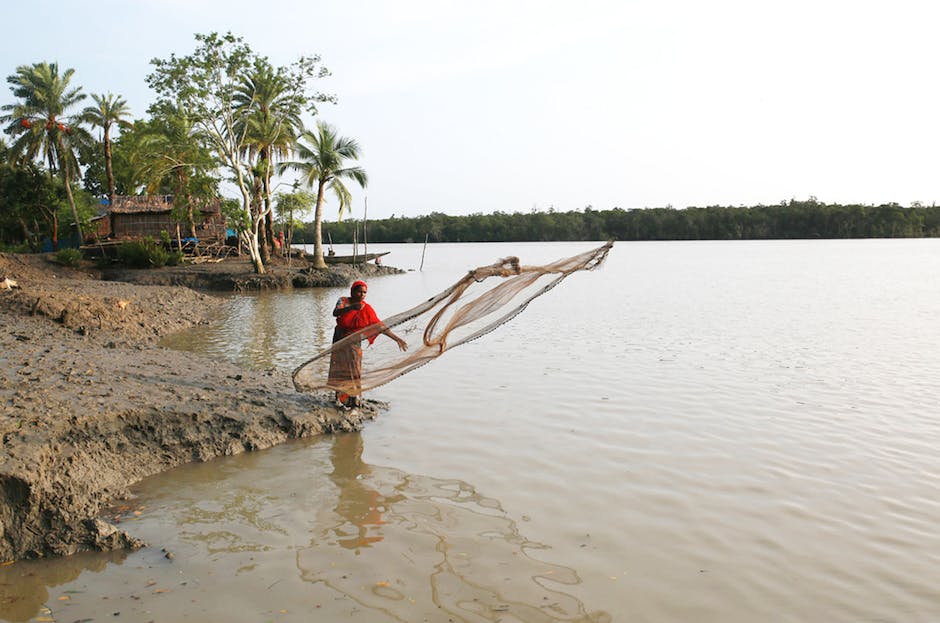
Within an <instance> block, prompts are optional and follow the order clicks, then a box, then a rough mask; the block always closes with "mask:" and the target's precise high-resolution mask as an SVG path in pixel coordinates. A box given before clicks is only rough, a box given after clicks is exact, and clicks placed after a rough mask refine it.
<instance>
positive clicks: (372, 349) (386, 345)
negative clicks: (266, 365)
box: [293, 241, 614, 396]
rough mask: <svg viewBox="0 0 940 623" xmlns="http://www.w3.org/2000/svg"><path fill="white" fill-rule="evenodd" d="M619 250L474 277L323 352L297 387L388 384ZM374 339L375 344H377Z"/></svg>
mask: <svg viewBox="0 0 940 623" xmlns="http://www.w3.org/2000/svg"><path fill="white" fill-rule="evenodd" d="M613 244H614V243H613V241H610V242H607V243H606V244H604V245H602V246H600V247H598V248H596V249H592V250H591V251H587V252H585V253H580V254H578V255H575V256H572V257H569V258H564V259H560V260H557V261H554V262H552V263H549V264H544V265H541V266H523V265H521V264H520V263H519V258H517V257H507V258H504V259H502V260H500V261H498V262H496V263H494V264H491V265H489V266H481V267H480V268H476V269H474V270H471V271H470V272H468V273H467V274H466V275H465V276H464V277H463V278H462V279H461V280H460V281H458V282H457V283H455V284H454V285H452V286H450V287H449V288H447V289H446V290H444V291H443V292H441V293H440V294H437V295H435V296H433V297H431V298H429V299H428V300H426V301H424V302H423V303H421V304H419V305H416V306H415V307H413V308H411V309H409V310H407V311H404V312H401V313H399V314H396V315H394V316H391V317H390V318H385V319H384V320H383V321H382V322H381V323H379V324H374V325H372V326H369V327H366V328H365V329H361V330H359V331H356V332H355V333H352V334H350V335H348V336H346V337H344V338H343V339H341V340H339V341H337V342H334V343H333V344H332V345H331V346H330V348H327V349H326V350H324V351H322V352H320V353H317V355H316V356H314V357H313V358H312V359H310V360H308V361H306V362H305V363H303V364H301V365H300V366H299V367H298V368H297V369H296V370H294V373H293V379H294V387H295V388H296V389H297V390H298V391H305V392H310V391H321V390H333V391H336V392H340V393H345V394H350V395H354V396H355V395H359V394H361V393H362V392H363V391H366V390H369V389H373V388H375V387H379V386H380V385H384V384H385V383H388V382H389V381H392V380H394V379H396V378H398V377H400V376H402V375H403V374H407V373H408V372H411V371H412V370H414V369H416V368H419V367H421V366H423V365H424V364H426V363H429V362H431V361H433V360H434V359H436V358H438V357H440V356H441V355H443V354H444V352H445V351H447V350H450V349H452V348H456V347H457V346H460V345H461V344H466V343H467V342H470V341H471V340H475V339H477V338H479V337H481V336H483V335H486V334H487V333H489V332H490V331H492V330H494V329H496V328H497V327H499V326H500V325H502V324H504V323H506V322H509V321H510V320H512V319H513V318H515V317H516V316H518V315H519V314H520V313H521V312H522V311H523V310H524V309H525V308H526V306H528V304H529V303H531V302H532V301H533V300H535V299H536V298H538V297H539V296H541V295H543V294H545V293H546V292H548V291H549V290H551V289H552V288H554V287H555V286H557V285H558V284H559V283H561V282H562V281H563V280H564V279H565V278H567V277H568V276H569V275H571V274H573V273H576V272H578V271H581V270H593V269H595V268H597V267H598V266H600V265H601V264H602V263H603V262H604V260H605V259H606V258H607V254H608V252H610V249H611V247H613ZM386 330H389V331H391V332H393V333H394V334H395V335H397V336H399V337H401V338H402V339H403V340H405V342H407V344H408V350H407V351H401V350H400V349H399V347H398V344H396V343H395V341H393V340H392V339H390V338H388V337H386V336H385V335H380V334H381V333H382V332H383V331H386ZM369 338H376V339H375V342H374V343H373V344H371V345H369V343H368V341H367V340H368V339H369ZM363 346H365V348H363ZM337 368H345V369H344V370H337Z"/></svg>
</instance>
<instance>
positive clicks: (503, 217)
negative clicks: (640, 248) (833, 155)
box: [294, 200, 940, 243]
mask: <svg viewBox="0 0 940 623" xmlns="http://www.w3.org/2000/svg"><path fill="white" fill-rule="evenodd" d="M366 226H367V227H368V241H369V242H423V241H424V239H425V236H426V235H427V236H428V238H429V240H431V241H432V242H501V241H506V242H521V241H552V240H607V239H614V240H768V239H786V238H928V237H940V207H937V206H923V205H920V204H914V205H912V206H911V207H907V208H905V207H902V206H900V205H898V204H894V203H891V204H886V205H878V206H871V205H839V204H826V203H820V202H818V201H814V200H808V201H789V202H785V203H781V204H780V205H771V206H765V205H760V206H753V207H721V206H709V207H706V208H697V207H690V208H685V209H674V208H645V209H634V210H623V209H620V208H614V209H612V210H594V209H591V208H585V209H584V210H583V211H571V212H554V211H552V210H549V211H548V212H530V213H528V214H520V213H516V214H506V213H504V212H494V213H493V214H471V215H469V216H448V215H446V214H441V213H438V212H432V213H431V214H429V215H426V216H417V217H394V216H393V217H392V218H387V219H382V220H375V221H372V220H370V221H368V223H367V224H366ZM356 227H358V239H359V240H360V241H361V240H362V238H363V232H362V229H363V223H362V222H358V223H357V222H356V221H355V220H354V219H346V220H344V221H342V222H324V223H323V236H324V239H326V238H327V234H329V236H330V238H332V241H333V242H335V243H350V242H352V241H353V232H354V229H355V228H356ZM294 241H295V242H297V243H304V242H306V243H312V242H313V224H312V223H309V224H304V226H303V227H300V228H298V229H297V230H296V231H295V234H294Z"/></svg>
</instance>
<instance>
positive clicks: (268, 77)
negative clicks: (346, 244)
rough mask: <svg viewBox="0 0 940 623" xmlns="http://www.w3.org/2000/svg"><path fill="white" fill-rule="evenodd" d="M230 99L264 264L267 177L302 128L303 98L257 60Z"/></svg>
mask: <svg viewBox="0 0 940 623" xmlns="http://www.w3.org/2000/svg"><path fill="white" fill-rule="evenodd" d="M233 99H234V101H235V102H236V104H237V106H238V108H239V110H240V111H241V113H242V114H241V115H240V116H239V123H238V125H237V127H236V131H237V132H239V133H242V134H244V136H245V139H246V140H245V141H244V148H245V154H244V155H245V156H246V158H247V159H248V160H249V161H251V162H253V163H254V164H253V166H252V174H253V177H254V183H253V191H254V195H255V197H254V204H255V206H254V208H253V210H254V212H255V214H256V215H257V217H258V218H259V219H263V221H262V222H263V228H264V232H263V235H261V236H259V242H260V243H261V244H260V250H261V256H262V261H264V262H267V261H268V259H269V258H270V249H271V248H272V247H273V246H274V219H273V214H272V206H271V195H272V192H273V191H272V188H271V178H272V177H273V175H274V170H275V165H276V160H279V159H283V158H285V157H287V155H288V154H289V153H290V150H291V147H292V146H293V144H294V141H296V139H297V135H298V134H299V133H300V131H301V130H302V129H303V123H302V122H301V119H300V112H301V110H302V104H303V102H302V99H303V98H302V95H301V94H299V92H298V91H297V89H296V88H294V85H292V84H291V79H290V78H289V76H288V75H287V74H285V73H284V72H283V71H282V70H275V69H274V68H273V67H271V65H270V64H269V63H268V62H267V61H259V62H258V63H256V65H255V67H254V70H253V71H252V72H251V73H250V74H248V75H247V76H245V77H244V79H243V80H242V82H241V83H240V84H239V85H238V87H237V88H236V90H235V94H234V97H233Z"/></svg>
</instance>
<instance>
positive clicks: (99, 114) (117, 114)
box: [82, 93, 131, 205]
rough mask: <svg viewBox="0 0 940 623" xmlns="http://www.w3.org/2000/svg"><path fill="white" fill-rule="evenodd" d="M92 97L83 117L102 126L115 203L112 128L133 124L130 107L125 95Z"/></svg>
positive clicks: (110, 197) (107, 172) (110, 190)
mask: <svg viewBox="0 0 940 623" xmlns="http://www.w3.org/2000/svg"><path fill="white" fill-rule="evenodd" d="M91 99H93V100H94V101H95V105H94V106H88V107H86V108H85V110H83V111H82V119H83V120H84V121H85V122H86V123H89V124H91V126H92V127H96V128H101V146H102V148H103V149H104V169H105V175H107V177H108V203H109V204H110V205H113V204H114V169H113V168H112V166H111V129H112V128H113V127H115V126H117V127H119V128H129V127H130V126H131V124H130V121H128V117H130V108H128V106H127V102H126V101H125V100H124V98H123V97H121V96H119V95H113V94H111V93H108V94H107V95H98V94H96V93H93V94H92V96H91Z"/></svg>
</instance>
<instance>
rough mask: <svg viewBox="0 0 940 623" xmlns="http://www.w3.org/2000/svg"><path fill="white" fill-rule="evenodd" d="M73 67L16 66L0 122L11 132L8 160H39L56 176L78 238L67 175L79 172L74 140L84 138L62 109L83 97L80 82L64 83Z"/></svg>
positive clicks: (78, 223) (75, 120) (79, 227)
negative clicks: (9, 101)
mask: <svg viewBox="0 0 940 623" xmlns="http://www.w3.org/2000/svg"><path fill="white" fill-rule="evenodd" d="M74 74H75V70H74V69H66V70H65V72H64V73H62V74H61V75H60V74H59V65H58V63H47V62H42V63H34V64H33V65H20V66H19V67H17V68H16V73H15V74H13V75H12V76H8V77H7V82H9V83H10V89H11V90H12V91H13V94H14V95H15V96H16V97H17V98H19V99H20V101H18V102H16V103H15V104H6V105H4V106H3V107H2V109H3V110H4V111H9V112H8V113H7V114H5V115H3V117H0V121H2V122H6V123H8V125H7V128H6V133H7V134H10V135H11V136H13V137H14V140H13V144H12V145H11V146H10V156H9V158H10V159H11V160H12V161H23V160H39V161H42V162H45V163H46V165H47V166H48V167H49V175H50V176H54V175H55V173H56V172H58V174H59V175H60V176H61V178H62V183H63V185H64V186H65V194H66V196H67V197H68V201H69V205H70V206H71V208H72V216H73V217H74V218H75V227H76V229H77V230H78V238H79V241H82V240H83V239H84V237H83V235H82V225H81V221H80V219H79V217H78V209H77V208H76V207H75V198H74V197H73V196H72V180H75V179H78V177H79V166H78V159H77V158H76V156H75V151H76V147H77V145H78V144H79V143H80V142H81V141H83V140H87V139H88V134H87V132H85V131H84V130H83V129H82V128H81V126H80V125H79V122H80V118H79V117H76V116H72V115H69V114H68V111H69V109H70V108H72V107H73V106H75V105H76V104H78V103H79V102H80V101H81V100H83V99H85V94H84V93H82V92H81V87H69V83H70V82H71V81H72V76H73V75H74Z"/></svg>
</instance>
